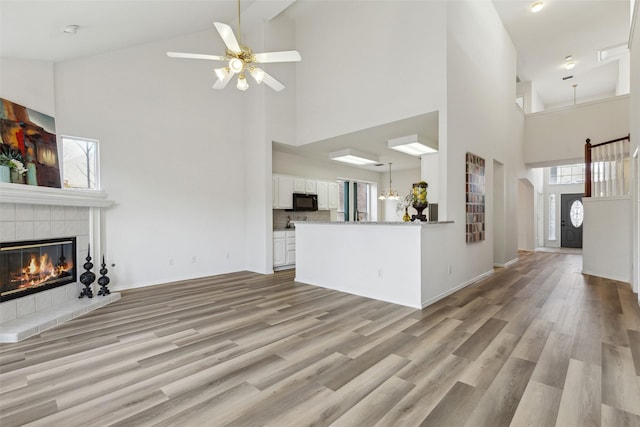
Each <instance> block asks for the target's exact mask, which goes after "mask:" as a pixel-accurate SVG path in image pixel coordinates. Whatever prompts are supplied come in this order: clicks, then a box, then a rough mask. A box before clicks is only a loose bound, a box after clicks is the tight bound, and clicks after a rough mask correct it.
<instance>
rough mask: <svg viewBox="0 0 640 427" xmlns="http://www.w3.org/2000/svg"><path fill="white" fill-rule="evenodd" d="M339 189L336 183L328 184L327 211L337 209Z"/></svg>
mask: <svg viewBox="0 0 640 427" xmlns="http://www.w3.org/2000/svg"><path fill="white" fill-rule="evenodd" d="M339 190H340V188H339V187H338V183H337V182H330V183H329V190H328V193H329V195H328V199H329V201H328V209H338V205H339V200H338V197H339V195H340V191H339Z"/></svg>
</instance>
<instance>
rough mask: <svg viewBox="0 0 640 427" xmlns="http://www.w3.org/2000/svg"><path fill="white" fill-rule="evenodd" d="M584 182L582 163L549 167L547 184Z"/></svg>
mask: <svg viewBox="0 0 640 427" xmlns="http://www.w3.org/2000/svg"><path fill="white" fill-rule="evenodd" d="M582 183H584V163H581V164H577V165H566V166H554V167H552V168H550V169H549V184H582Z"/></svg>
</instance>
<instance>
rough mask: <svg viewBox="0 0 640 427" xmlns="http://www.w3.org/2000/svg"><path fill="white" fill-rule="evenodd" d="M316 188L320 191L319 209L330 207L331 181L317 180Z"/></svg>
mask: <svg viewBox="0 0 640 427" xmlns="http://www.w3.org/2000/svg"><path fill="white" fill-rule="evenodd" d="M316 189H317V191H318V210H321V211H322V210H327V209H329V183H328V182H327V181H317V182H316Z"/></svg>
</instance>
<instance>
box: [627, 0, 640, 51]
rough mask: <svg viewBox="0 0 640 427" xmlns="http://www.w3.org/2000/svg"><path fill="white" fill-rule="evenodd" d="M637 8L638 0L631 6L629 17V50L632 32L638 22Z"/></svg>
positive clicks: (639, 0)
mask: <svg viewBox="0 0 640 427" xmlns="http://www.w3.org/2000/svg"><path fill="white" fill-rule="evenodd" d="M638 9H640V0H636V2H635V4H634V6H633V16H632V17H631V28H630V29H629V50H631V44H632V43H633V32H634V30H635V28H636V23H637V22H638V14H640V12H638Z"/></svg>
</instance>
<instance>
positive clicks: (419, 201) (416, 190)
mask: <svg viewBox="0 0 640 427" xmlns="http://www.w3.org/2000/svg"><path fill="white" fill-rule="evenodd" d="M427 188H429V184H427V182H426V181H420V182H416V183H414V184H413V189H412V193H411V194H412V196H413V205H412V206H413V208H414V209H415V210H417V211H418V214H417V215H413V216H412V217H411V218H412V219H413V220H419V221H426V220H427V216H426V215H424V214H423V213H422V211H423V210H425V209H426V208H427V206H429V202H428V201H427Z"/></svg>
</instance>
